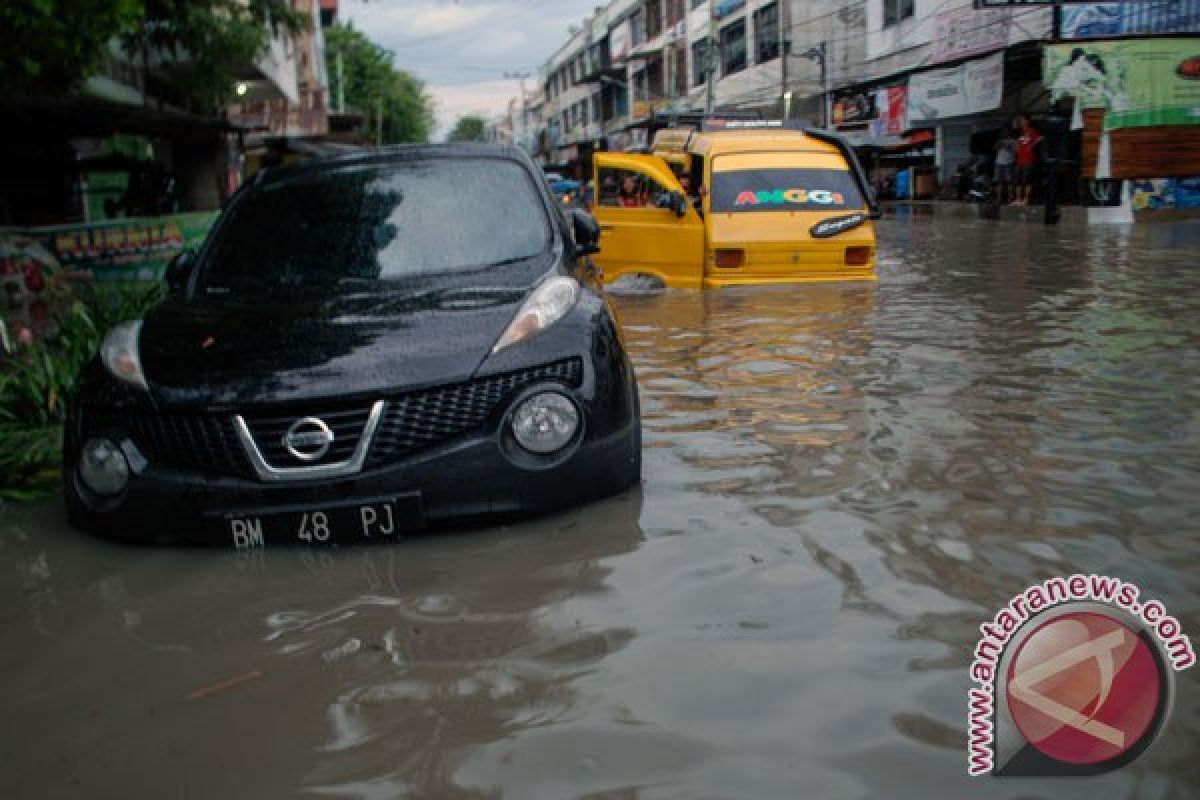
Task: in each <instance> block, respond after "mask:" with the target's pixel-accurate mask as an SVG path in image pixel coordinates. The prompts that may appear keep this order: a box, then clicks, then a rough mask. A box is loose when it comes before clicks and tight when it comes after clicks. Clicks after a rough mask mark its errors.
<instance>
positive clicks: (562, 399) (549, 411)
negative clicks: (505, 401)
mask: <svg viewBox="0 0 1200 800" xmlns="http://www.w3.org/2000/svg"><path fill="white" fill-rule="evenodd" d="M510 424H511V426H512V432H513V436H514V437H515V438H516V440H517V443H518V444H519V445H521V447H524V448H525V449H526V450H528V451H529V452H531V453H537V454H539V455H546V454H549V453H553V452H555V451H557V450H561V449H563V448H564V447H566V446H567V445H568V444H570V443H571V440H572V439H574V438H575V433H576V432H577V431H578V430H579V409H577V408H575V404H574V403H572V402H571V400H570V398H568V397H567V396H566V395H564V394H560V393H558V392H538V393H537V394H535V395H531V396H530V397H527V398H525V399H524V400H522V401H521V402H520V403H518V404H517V407H516V408H515V409H513V414H512V422H511V423H510Z"/></svg>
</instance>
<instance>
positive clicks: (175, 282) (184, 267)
mask: <svg viewBox="0 0 1200 800" xmlns="http://www.w3.org/2000/svg"><path fill="white" fill-rule="evenodd" d="M195 265H196V253H195V251H193V250H181V251H180V252H179V253H177V254H176V255H175V257H174V258H172V259H171V260H170V261H169V262H167V269H166V271H165V272H164V273H163V279H164V280H165V281H166V282H167V291H168V292H170V293H172V294H175V293H178V292H182V291H183V287H184V286H186V285H187V281H188V278H189V277H190V276H191V274H192V268H193V267H194V266H195Z"/></svg>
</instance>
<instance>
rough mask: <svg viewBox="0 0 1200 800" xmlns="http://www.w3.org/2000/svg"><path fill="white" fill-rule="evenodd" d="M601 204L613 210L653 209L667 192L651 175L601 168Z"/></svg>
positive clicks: (599, 188) (613, 168)
mask: <svg viewBox="0 0 1200 800" xmlns="http://www.w3.org/2000/svg"><path fill="white" fill-rule="evenodd" d="M599 178H600V185H599V186H598V187H597V189H598V190H599V195H600V196H599V204H600V205H602V206H609V207H612V208H645V207H653V206H654V201H655V200H657V199H658V197H659V195H661V194H663V192H665V191H666V190H665V189H664V188H663V187H662V186H661V185H659V183H658V181H656V180H654V179H653V178H651V177H650V176H649V175H644V174H642V173H640V172H635V171H633V170H628V169H617V168H615V167H600V169H599Z"/></svg>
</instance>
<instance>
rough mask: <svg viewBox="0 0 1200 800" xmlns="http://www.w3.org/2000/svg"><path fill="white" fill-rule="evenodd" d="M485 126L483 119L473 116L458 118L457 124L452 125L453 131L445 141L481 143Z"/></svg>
mask: <svg viewBox="0 0 1200 800" xmlns="http://www.w3.org/2000/svg"><path fill="white" fill-rule="evenodd" d="M485 125H486V123H485V122H484V121H483V117H479V116H476V115H474V114H468V115H467V116H465V117H459V118H458V122H456V123H454V129H453V130H451V131H450V135H449V136H447V137H446V139H447V140H449V141H451V142H482V141H483V129H484V126H485Z"/></svg>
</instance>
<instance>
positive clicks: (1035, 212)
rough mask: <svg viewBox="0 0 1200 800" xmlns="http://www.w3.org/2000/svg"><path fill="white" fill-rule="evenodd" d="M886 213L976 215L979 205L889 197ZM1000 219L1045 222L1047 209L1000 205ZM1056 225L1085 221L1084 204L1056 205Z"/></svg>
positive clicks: (940, 215) (968, 216)
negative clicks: (1057, 214) (890, 198)
mask: <svg viewBox="0 0 1200 800" xmlns="http://www.w3.org/2000/svg"><path fill="white" fill-rule="evenodd" d="M882 205H883V210H884V213H885V214H936V215H937V216H939V217H959V218H963V219H979V217H980V211H981V210H982V208H983V207H982V206H981V205H979V204H978V203H960V202H957V201H954V200H889V201H884V202H883V203H882ZM998 210H999V212H1000V219H1001V220H1004V221H1005V222H1029V223H1035V224H1037V225H1042V224H1044V220H1045V214H1046V209H1045V208H1044V207H1042V206H1040V205H1036V206H999V207H998ZM1058 210H1059V214H1060V217H1059V223H1058V224H1059V225H1086V224H1087V221H1088V215H1087V211H1088V210H1087V208H1085V207H1083V206H1059V207H1058Z"/></svg>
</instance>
